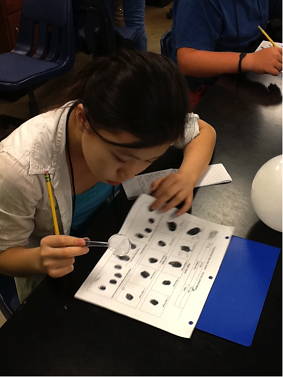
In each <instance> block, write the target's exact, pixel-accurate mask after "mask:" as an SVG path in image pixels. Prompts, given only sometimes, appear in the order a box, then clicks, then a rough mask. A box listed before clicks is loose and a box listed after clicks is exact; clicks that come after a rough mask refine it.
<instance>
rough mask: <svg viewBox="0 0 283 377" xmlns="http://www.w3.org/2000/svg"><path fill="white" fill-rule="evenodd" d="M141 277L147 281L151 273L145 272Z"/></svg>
mask: <svg viewBox="0 0 283 377" xmlns="http://www.w3.org/2000/svg"><path fill="white" fill-rule="evenodd" d="M141 276H142V277H143V278H145V279H146V278H148V277H149V276H150V273H149V272H147V271H143V272H141Z"/></svg>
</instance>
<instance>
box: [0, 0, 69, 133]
mask: <svg viewBox="0 0 283 377" xmlns="http://www.w3.org/2000/svg"><path fill="white" fill-rule="evenodd" d="M75 56H76V51H75V42H74V27H73V11H72V0H24V3H23V8H22V13H21V21H20V28H19V36H18V42H17V45H16V47H15V48H14V50H12V51H11V52H6V53H3V54H1V55H0V67H1V69H0V98H1V99H4V100H7V101H10V102H15V101H17V100H18V99H19V98H21V97H23V96H24V95H26V94H28V95H29V113H30V116H31V117H33V116H35V115H37V114H38V113H39V110H38V104H37V102H36V100H35V97H34V92H33V91H34V89H35V88H37V87H39V86H40V85H42V84H43V83H45V82H47V81H48V80H50V79H53V78H55V77H58V76H61V75H63V74H65V73H67V72H68V71H69V70H70V69H71V68H72V66H73V64H74V62H75ZM0 127H1V123H0Z"/></svg>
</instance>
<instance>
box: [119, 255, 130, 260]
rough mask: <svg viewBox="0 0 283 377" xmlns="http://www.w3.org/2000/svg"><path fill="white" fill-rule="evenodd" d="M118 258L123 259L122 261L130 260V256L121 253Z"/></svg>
mask: <svg viewBox="0 0 283 377" xmlns="http://www.w3.org/2000/svg"><path fill="white" fill-rule="evenodd" d="M118 258H119V259H121V260H124V261H126V262H127V261H128V260H130V257H129V256H128V255H121V256H120V257H118Z"/></svg>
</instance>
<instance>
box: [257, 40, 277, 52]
mask: <svg viewBox="0 0 283 377" xmlns="http://www.w3.org/2000/svg"><path fill="white" fill-rule="evenodd" d="M274 43H275V44H276V46H278V47H283V43H280V42H274ZM269 47H273V44H272V43H271V42H269V41H262V42H261V43H260V45H259V46H258V48H257V49H256V50H255V51H260V50H262V49H263V48H269Z"/></svg>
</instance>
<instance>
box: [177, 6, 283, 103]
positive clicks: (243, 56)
mask: <svg viewBox="0 0 283 377" xmlns="http://www.w3.org/2000/svg"><path fill="white" fill-rule="evenodd" d="M281 18H282V1H281V0H254V1H250V0H201V1H199V0H174V3H173V25H172V56H171V59H172V60H173V61H174V62H175V63H177V64H178V66H179V67H180V69H181V72H182V73H183V74H184V76H185V77H186V80H187V83H188V86H189V88H190V91H191V94H190V97H191V105H192V106H191V107H192V108H193V107H194V106H195V104H196V103H197V102H198V101H199V100H200V98H201V97H202V96H203V95H204V94H205V93H206V92H207V90H208V89H209V87H210V86H211V85H213V83H214V82H215V81H216V79H217V78H218V76H219V75H221V74H223V73H237V72H239V73H242V72H248V71H252V72H255V73H269V74H271V75H275V76H276V75H279V73H280V72H281V70H282V49H281V48H278V47H272V48H268V49H264V50H261V51H259V52H254V51H255V49H256V48H257V46H258V45H259V44H260V42H261V40H262V39H263V35H262V33H261V32H260V30H259V29H258V25H260V26H261V27H262V28H263V29H264V30H266V28H267V25H268V23H269V20H271V19H281ZM277 42H280V41H278V40H277Z"/></svg>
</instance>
